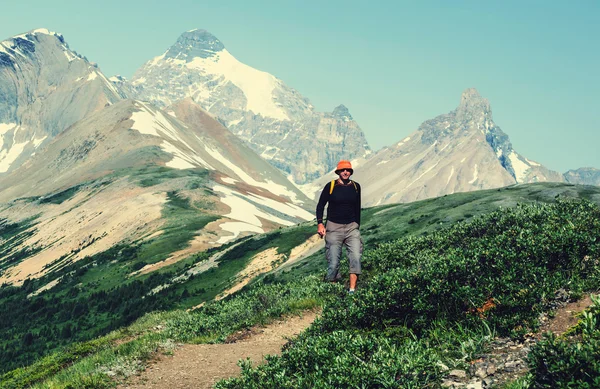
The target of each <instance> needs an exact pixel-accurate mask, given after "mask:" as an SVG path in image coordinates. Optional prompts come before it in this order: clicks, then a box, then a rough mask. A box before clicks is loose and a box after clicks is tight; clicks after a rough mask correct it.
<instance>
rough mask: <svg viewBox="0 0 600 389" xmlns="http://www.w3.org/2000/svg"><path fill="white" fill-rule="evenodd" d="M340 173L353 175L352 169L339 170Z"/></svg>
mask: <svg viewBox="0 0 600 389" xmlns="http://www.w3.org/2000/svg"><path fill="white" fill-rule="evenodd" d="M338 172H340V173H342V172H350V173H352V169H340V170H338Z"/></svg>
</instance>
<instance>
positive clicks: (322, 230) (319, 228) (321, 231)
mask: <svg viewBox="0 0 600 389" xmlns="http://www.w3.org/2000/svg"><path fill="white" fill-rule="evenodd" d="M317 233H318V234H319V236H320V237H321V238H323V237H324V236H325V233H326V230H325V226H324V225H323V223H319V225H318V226H317Z"/></svg>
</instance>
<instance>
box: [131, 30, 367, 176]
mask: <svg viewBox="0 0 600 389" xmlns="http://www.w3.org/2000/svg"><path fill="white" fill-rule="evenodd" d="M129 93H131V94H133V96H132V97H135V98H137V99H140V100H145V101H149V102H151V103H153V104H155V105H157V106H160V107H163V106H167V105H170V104H172V103H174V102H176V101H179V100H182V99H184V98H186V97H191V98H192V99H193V100H194V101H195V102H196V103H198V104H199V105H200V106H201V107H202V108H204V109H205V110H207V111H208V112H210V113H211V114H213V115H214V116H215V117H217V118H218V119H219V121H220V122H221V123H223V124H224V125H225V126H226V127H227V128H228V129H229V130H230V131H231V132H233V133H234V134H236V135H238V136H239V137H240V138H242V139H243V140H245V141H246V142H247V143H248V144H249V145H250V146H251V147H252V148H253V149H254V150H255V151H256V152H257V153H258V154H260V155H261V157H263V158H265V159H266V160H267V161H269V162H270V163H271V164H273V165H274V166H276V167H278V168H279V169H281V170H283V171H284V172H286V173H287V174H288V175H289V176H290V178H292V179H293V181H295V182H296V183H305V182H307V181H310V180H313V179H315V178H317V177H320V176H322V175H323V174H325V173H326V172H327V171H329V170H330V169H332V168H333V167H334V166H335V164H336V163H337V162H338V160H339V159H341V158H346V159H348V158H358V157H363V156H365V155H367V154H368V153H369V152H370V149H369V146H368V144H367V141H366V139H365V137H364V134H363V132H362V130H361V129H360V127H359V126H358V124H357V123H356V122H355V121H354V120H353V119H352V116H351V115H350V113H349V112H348V109H347V108H346V107H344V106H343V105H341V106H339V107H337V108H336V109H335V110H334V111H333V112H331V113H322V112H316V111H315V110H314V107H313V106H312V105H311V104H310V102H309V101H308V99H306V98H304V97H303V96H302V95H300V93H299V92H297V91H296V90H294V89H292V88H290V87H288V86H287V85H285V84H284V83H283V81H281V80H279V79H278V78H276V77H274V76H272V75H271V74H269V73H265V72H262V71H259V70H256V69H254V68H252V67H250V66H247V65H245V64H243V63H241V62H239V61H238V60H237V59H236V58H235V57H233V56H232V55H231V54H230V53H229V52H228V51H227V49H225V46H224V45H223V43H222V42H221V41H219V40H218V39H217V38H216V37H215V36H213V35H211V34H210V33H209V32H207V31H204V30H192V31H188V32H185V33H183V34H182V35H181V36H180V37H179V39H178V40H177V42H176V43H175V44H174V45H173V46H171V47H170V48H169V49H168V50H167V51H166V52H165V53H164V54H162V55H161V56H158V57H156V58H154V59H152V60H150V61H148V62H147V63H146V64H144V65H143V66H142V67H141V68H140V69H138V70H137V71H136V73H135V74H134V76H133V79H132V81H131V87H130V92H129Z"/></svg>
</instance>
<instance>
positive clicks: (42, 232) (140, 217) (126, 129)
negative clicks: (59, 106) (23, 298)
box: [0, 99, 314, 283]
mask: <svg viewBox="0 0 600 389" xmlns="http://www.w3.org/2000/svg"><path fill="white" fill-rule="evenodd" d="M173 198H177V199H187V200H186V201H189V202H190V204H191V206H192V208H191V209H192V211H190V212H193V213H194V214H201V215H206V217H207V218H209V219H211V220H214V221H212V222H210V223H208V224H206V225H204V226H203V227H200V228H201V229H200V230H198V231H196V232H195V235H196V238H195V239H194V240H193V242H192V243H191V244H192V246H193V250H192V249H190V250H188V251H186V253H187V255H191V253H192V252H197V251H203V250H206V249H207V248H210V247H214V246H218V245H221V244H223V243H226V242H228V241H230V240H232V239H235V238H237V237H239V236H241V235H242V236H243V235H247V234H252V233H259V232H265V231H268V230H271V229H274V228H277V227H279V226H287V225H292V224H295V223H297V222H299V221H303V220H307V219H311V218H313V215H312V212H308V211H307V210H306V209H304V208H303V206H304V207H306V208H307V209H311V210H312V208H313V207H314V203H312V202H311V201H310V200H309V199H308V198H306V197H305V196H304V195H303V194H302V193H301V192H300V191H299V190H298V189H297V188H296V187H295V186H294V185H293V184H292V183H290V182H289V181H288V180H287V179H286V177H285V176H283V175H282V174H281V172H280V171H279V170H277V169H276V168H274V167H272V166H271V165H270V164H268V163H267V162H265V161H264V160H262V159H261V158H260V157H259V156H258V155H256V154H255V153H254V152H253V151H252V150H251V149H249V148H248V147H246V146H245V145H244V144H243V142H242V141H240V140H239V139H237V138H236V137H235V136H234V135H233V134H231V133H230V132H229V131H228V130H227V129H226V128H224V127H223V126H222V125H221V124H220V123H219V122H218V121H216V120H215V119H213V118H212V117H211V116H210V115H209V114H207V113H206V112H205V111H203V110H202V109H201V108H200V107H198V106H197V105H196V104H195V103H193V102H192V101H191V100H190V99H188V100H184V101H181V102H179V103H177V104H175V105H173V106H171V107H168V113H167V112H165V111H163V110H161V109H158V108H156V107H154V106H152V105H150V104H148V103H144V102H139V101H132V100H124V101H121V102H117V103H115V104H113V105H111V106H108V107H106V108H104V109H102V110H100V111H98V112H95V113H93V114H90V115H89V116H87V117H85V118H84V119H82V120H80V121H79V122H77V123H75V124H74V125H73V126H71V127H69V128H68V129H67V130H65V131H63V132H62V133H60V134H59V135H58V136H56V137H55V139H54V140H53V141H51V142H50V143H49V144H48V145H47V146H46V147H45V148H44V150H43V153H41V152H40V153H38V154H36V155H35V156H33V157H32V158H31V159H30V160H29V161H28V162H27V163H25V164H24V165H23V166H21V167H20V168H19V169H17V170H15V171H13V172H11V173H10V174H7V175H5V176H3V177H0V203H3V204H2V206H0V221H1V220H3V219H6V220H9V221H10V222H12V223H14V222H18V221H22V220H35V222H34V223H35V226H34V227H32V233H31V235H30V236H28V238H27V239H25V240H24V241H22V242H18V244H15V245H14V247H12V248H11V250H10V251H9V252H8V254H7V256H6V257H4V258H0V263H2V262H3V261H5V260H7V258H10V256H11V255H13V254H14V253H23V252H26V253H30V255H28V256H25V258H22V260H21V261H19V262H17V263H14V264H11V266H9V267H8V269H6V270H4V271H3V272H0V273H2V274H1V275H0V283H2V282H3V281H8V282H20V281H22V280H23V279H25V278H27V277H30V276H32V277H37V276H40V275H42V274H43V273H44V272H46V271H49V269H50V268H51V266H50V264H51V263H54V264H56V263H57V262H54V261H57V260H59V259H61V258H63V259H64V258H68V260H78V259H81V258H83V257H85V256H87V255H93V254H95V253H98V252H102V251H105V250H107V249H108V248H110V247H113V246H114V245H116V244H119V243H121V242H134V243H135V242H141V241H146V240H149V239H152V238H153V237H155V236H157V234H158V235H160V233H161V229H162V228H163V227H164V224H165V216H164V213H165V212H166V210H168V209H169V205H168V201H169V199H173ZM171 201H172V200H171ZM302 205H303V206H302ZM181 255H183V254H181ZM173 256H174V258H176V259H177V258H179V259H181V258H182V256H177V255H176V253H175V254H173Z"/></svg>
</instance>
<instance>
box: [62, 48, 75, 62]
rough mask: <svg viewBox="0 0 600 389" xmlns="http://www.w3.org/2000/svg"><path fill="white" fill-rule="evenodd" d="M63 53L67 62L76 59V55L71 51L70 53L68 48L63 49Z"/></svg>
mask: <svg viewBox="0 0 600 389" xmlns="http://www.w3.org/2000/svg"><path fill="white" fill-rule="evenodd" d="M63 54H64V55H65V57H67V60H68V61H69V62H72V61H75V60H76V59H77V57H76V56H75V55H73V53H71V51H69V50H65V51H63Z"/></svg>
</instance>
